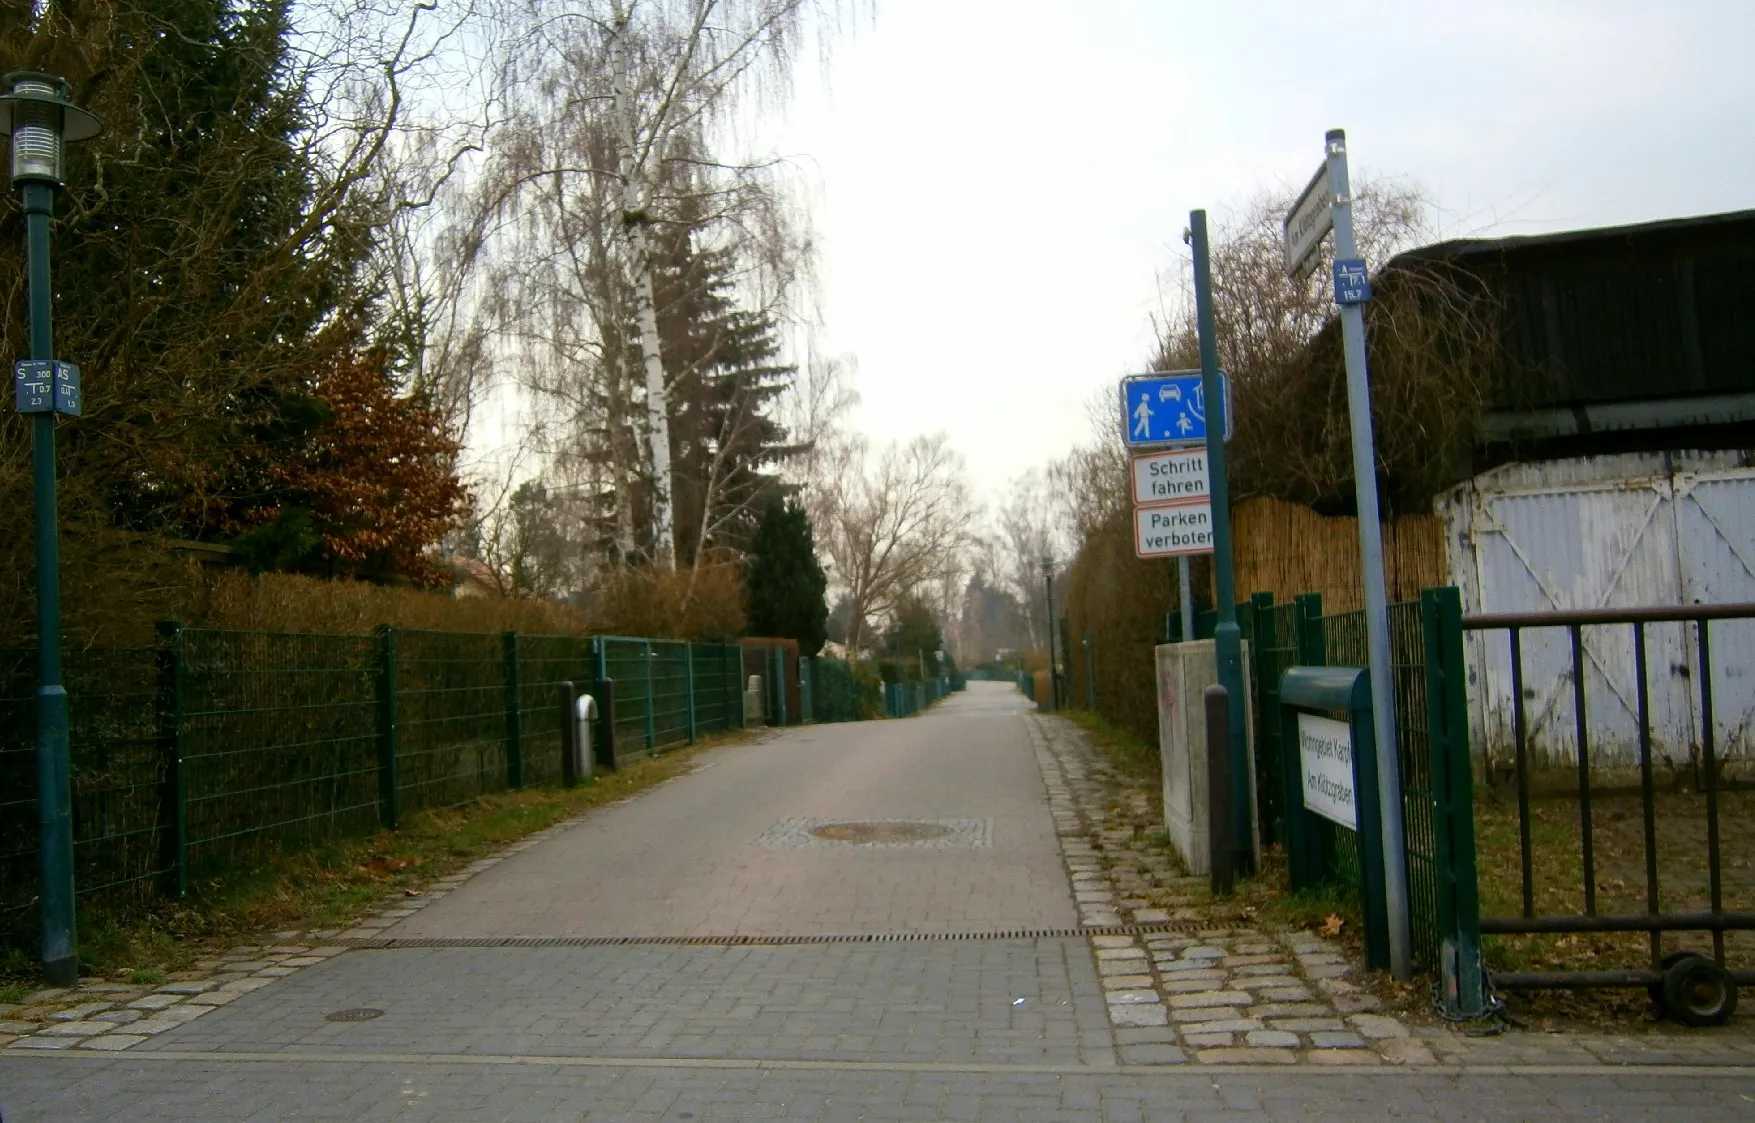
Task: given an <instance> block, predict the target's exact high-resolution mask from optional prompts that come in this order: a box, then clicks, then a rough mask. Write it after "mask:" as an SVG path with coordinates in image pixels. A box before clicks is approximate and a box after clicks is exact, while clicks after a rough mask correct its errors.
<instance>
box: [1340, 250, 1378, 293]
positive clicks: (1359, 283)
mask: <svg viewBox="0 0 1755 1123" xmlns="http://www.w3.org/2000/svg"><path fill="white" fill-rule="evenodd" d="M1370 299H1371V275H1370V274H1369V273H1368V272H1367V271H1366V269H1365V259H1364V258H1362V257H1342V258H1336V259H1335V303H1336V304H1363V303H1365V302H1366V301H1367V300H1370Z"/></svg>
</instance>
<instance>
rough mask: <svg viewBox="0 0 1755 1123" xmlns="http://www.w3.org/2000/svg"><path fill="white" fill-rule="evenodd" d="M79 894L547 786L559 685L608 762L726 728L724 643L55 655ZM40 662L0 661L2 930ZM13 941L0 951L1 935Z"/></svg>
mask: <svg viewBox="0 0 1755 1123" xmlns="http://www.w3.org/2000/svg"><path fill="white" fill-rule="evenodd" d="M65 677H66V681H67V688H68V694H69V701H70V707H71V712H72V716H73V722H72V727H71V729H70V755H71V764H72V788H73V831H74V858H75V874H76V885H77V889H78V891H79V892H80V893H81V894H82V895H86V896H88V897H89V896H91V895H94V894H102V895H103V896H104V898H105V900H106V902H110V901H124V902H126V901H133V900H145V899H149V898H150V897H152V896H153V895H154V894H156V893H161V892H162V893H168V894H170V895H172V896H176V895H180V894H181V892H182V891H183V890H184V888H185V887H186V886H187V884H188V881H189V878H190V876H191V871H195V873H197V874H201V873H205V872H207V871H211V870H216V869H221V868H224V867H227V866H236V865H239V864H247V863H250V862H252V861H253V860H256V859H258V858H259V857H260V856H261V855H263V854H264V853H267V852H271V851H274V850H277V849H282V848H287V847H301V846H309V845H314V844H318V843H321V842H323V841H325V840H328V839H334V838H343V837H350V836H353V837H357V836H360V835H364V834H369V833H370V832H371V831H373V830H374V829H376V828H378V827H379V826H380V825H388V826H394V825H395V824H396V822H397V821H398V818H399V816H401V815H404V814H407V813H410V812H413V811H418V810H421V809H426V808H441V807H452V806H456V805H458V804H461V803H466V802H469V801H471V800H474V799H478V798H480V797H481V796H483V795H487V794H490V793H493V792H499V791H504V790H507V789H508V788H514V787H521V786H526V785H532V784H550V783H555V782H558V780H559V779H560V776H561V721H562V720H563V718H562V715H561V712H560V704H559V698H560V684H561V683H562V682H568V681H571V682H573V683H574V684H575V687H576V688H577V689H578V690H579V691H580V692H581V693H583V692H587V691H590V690H592V689H598V688H599V687H598V686H597V685H596V684H597V683H598V681H599V680H602V679H605V678H608V679H611V680H613V682H612V684H606V685H608V689H610V691H611V692H612V694H613V704H614V707H615V711H616V734H617V740H618V742H619V745H620V752H621V753H622V754H624V755H625V754H627V753H638V752H641V751H647V750H651V751H656V750H660V749H663V748H667V747H670V746H674V745H681V744H685V743H689V742H692V741H693V740H694V739H695V738H696V737H697V736H699V735H701V734H703V733H711V732H717V731H722V730H727V729H734V728H738V727H740V726H741V725H742V724H743V694H742V685H741V677H742V653H741V651H740V650H739V648H738V647H736V646H734V645H722V644H698V643H685V642H682V641H673V640H644V639H629V638H625V637H591V638H586V637H572V636H525V635H518V634H515V633H503V634H502V633H489V634H482V633H467V632H436V631H412V630H409V631H404V630H399V629H389V628H384V629H380V630H379V631H378V632H377V633H376V634H375V635H307V634H297V633H280V632H273V633H271V632H244V631H221V630H210V629H197V628H179V627H177V626H175V625H165V626H162V627H161V629H160V637H159V643H158V644H157V645H156V646H151V647H138V648H96V649H84V650H75V651H70V652H68V653H67V656H66V676H65ZM35 682H36V669H35V651H34V649H21V648H4V649H0V930H4V931H6V932H9V933H11V932H17V931H20V930H22V929H25V928H27V927H28V926H29V924H30V923H31V922H32V919H31V918H32V914H33V913H34V906H35V902H36V896H37V889H38V883H39V874H38V869H37V855H38V827H37V813H36V808H37V800H36V750H35V715H34V697H35ZM9 938H10V937H9Z"/></svg>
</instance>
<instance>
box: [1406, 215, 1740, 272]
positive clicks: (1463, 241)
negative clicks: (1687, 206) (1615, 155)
mask: <svg viewBox="0 0 1755 1123" xmlns="http://www.w3.org/2000/svg"><path fill="white" fill-rule="evenodd" d="M1752 231H1755V210H1748V211H1729V212H1727V213H1724V214H1703V215H1693V216H1690V217H1688V218H1665V219H1659V220H1658V221H1656V222H1635V223H1631V224H1629V225H1626V226H1599V227H1595V228H1593V229H1590V230H1561V231H1557V232H1555V233H1552V234H1518V235H1513V236H1511V237H1506V238H1455V239H1452V240H1451V241H1448V242H1435V243H1433V244H1432V245H1430V246H1421V247H1420V248H1419V249H1413V250H1408V251H1407V252H1405V253H1401V254H1398V255H1396V257H1395V259H1394V261H1392V262H1391V263H1390V264H1391V266H1393V265H1394V264H1395V262H1399V261H1417V260H1421V259H1428V260H1430V259H1447V260H1458V259H1467V258H1477V257H1482V256H1488V257H1491V256H1496V255H1499V256H1506V255H1511V254H1518V253H1522V252H1524V251H1528V250H1536V251H1541V250H1565V249H1569V248H1578V247H1603V246H1613V245H1624V246H1627V247H1629V248H1631V247H1633V246H1635V245H1637V244H1639V243H1644V242H1648V241H1652V240H1655V241H1659V242H1662V241H1669V240H1673V239H1674V238H1675V237H1676V236H1678V235H1680V236H1684V237H1689V238H1692V237H1695V236H1699V235H1706V236H1726V235H1728V236H1732V237H1736V236H1740V235H1747V234H1748V233H1750V232H1752Z"/></svg>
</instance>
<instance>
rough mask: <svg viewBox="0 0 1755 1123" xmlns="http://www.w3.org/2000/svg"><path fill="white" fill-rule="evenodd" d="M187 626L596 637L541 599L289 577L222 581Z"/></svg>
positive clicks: (572, 615) (208, 586) (569, 613)
mask: <svg viewBox="0 0 1755 1123" xmlns="http://www.w3.org/2000/svg"><path fill="white" fill-rule="evenodd" d="M184 622H185V623H187V624H191V625H196V626H200V627H207V628H237V629H242V630H248V631H263V632H323V633H330V634H340V635H363V634H366V633H368V632H370V631H372V629H374V628H376V627H377V626H378V625H379V624H389V625H391V626H393V627H397V628H417V629H430V630H434V631H447V632H524V633H526V634H529V635H590V634H591V633H592V632H593V629H592V628H591V626H590V623H589V622H588V621H587V620H586V619H585V617H584V616H583V615H581V614H580V613H578V612H577V611H575V610H573V609H571V608H569V607H567V606H566V605H563V604H557V603H555V602H554V601H548V600H540V599H537V598H533V597H525V598H509V597H454V596H452V595H451V594H450V593H448V592H437V591H430V590H425V589H411V588H406V587H398V586H387V585H372V584H368V583H366V582H363V581H339V580H338V581H331V580H325V579H323V578H318V577H303V576H298V575H294V574H286V573H264V574H260V575H252V574H248V573H242V572H236V571H234V572H228V573H221V574H218V575H217V576H214V577H212V578H210V579H208V580H207V581H205V582H203V583H202V585H201V586H200V587H199V588H198V589H196V590H194V592H193V594H192V595H191V598H190V602H189V610H188V614H187V616H186V617H185V620H184Z"/></svg>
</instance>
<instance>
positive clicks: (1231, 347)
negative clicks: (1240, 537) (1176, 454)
mask: <svg viewBox="0 0 1755 1123" xmlns="http://www.w3.org/2000/svg"><path fill="white" fill-rule="evenodd" d="M1291 202H1292V197H1291V195H1290V194H1289V193H1285V192H1281V193H1272V194H1265V195H1262V196H1259V197H1257V198H1256V199H1254V200H1253V201H1251V202H1250V203H1249V204H1248V205H1247V206H1245V207H1244V208H1243V209H1242V210H1241V212H1240V213H1239V215H1238V217H1237V218H1236V219H1234V220H1232V221H1229V222H1226V223H1223V224H1221V225H1220V226H1219V228H1218V229H1217V231H1216V233H1215V237H1214V239H1213V252H1212V262H1213V311H1214V321H1215V326H1216V328H1217V335H1218V349H1219V361H1220V364H1221V365H1222V366H1223V367H1224V368H1225V369H1226V370H1227V371H1228V372H1229V374H1230V376H1231V390H1232V401H1233V405H1234V408H1235V414H1236V416H1235V418H1234V420H1235V427H1236V439H1235V442H1234V446H1233V447H1234V449H1235V455H1234V456H1233V459H1232V467H1231V472H1232V485H1231V487H1232V491H1231V494H1232V498H1233V499H1242V498H1245V497H1247V496H1249V495H1251V494H1258V495H1259V494H1270V495H1277V496H1279V497H1281V498H1285V499H1290V500H1293V501H1296V502H1302V503H1315V504H1331V505H1338V506H1344V505H1346V504H1347V503H1349V502H1350V495H1351V491H1352V486H1351V481H1352V468H1351V455H1350V446H1349V442H1348V426H1347V421H1346V397H1345V390H1344V385H1343V383H1342V380H1341V359H1340V348H1339V346H1338V343H1337V342H1335V341H1334V340H1335V337H1337V336H1338V331H1337V330H1336V325H1335V322H1334V321H1335V312H1334V303H1333V300H1332V297H1331V293H1330V291H1329V288H1328V281H1327V278H1328V276H1329V272H1330V271H1329V267H1328V259H1329V257H1331V256H1332V253H1333V250H1332V248H1329V247H1325V249H1324V251H1323V252H1324V254H1325V259H1324V261H1323V262H1322V263H1321V264H1320V265H1319V267H1318V268H1317V269H1316V271H1315V272H1314V273H1312V274H1310V275H1309V276H1307V277H1304V278H1301V279H1293V278H1288V277H1287V276H1286V275H1285V271H1284V256H1283V250H1282V244H1283V234H1282V230H1281V220H1282V217H1283V216H1284V214H1285V213H1286V211H1287V210H1288V209H1289V208H1290V205H1291ZM1354 213H1355V220H1356V229H1357V234H1358V240H1359V251H1360V254H1361V256H1363V257H1364V258H1365V259H1366V260H1367V261H1368V262H1370V263H1371V264H1372V266H1373V267H1374V268H1382V267H1384V266H1385V265H1387V263H1388V262H1389V261H1390V260H1391V259H1392V258H1394V257H1395V256H1396V254H1398V253H1400V252H1401V251H1402V250H1405V249H1407V248H1409V247H1410V246H1412V245H1414V244H1416V243H1417V242H1419V241H1420V240H1422V239H1423V238H1424V237H1425V236H1427V235H1428V234H1429V232H1430V231H1429V228H1428V225H1427V221H1426V215H1427V213H1428V212H1427V206H1426V203H1425V201H1424V199H1423V198H1422V196H1421V194H1420V192H1419V190H1418V189H1417V188H1414V187H1410V186H1406V185H1401V184H1395V183H1382V182H1379V183H1369V184H1366V185H1364V186H1363V187H1361V188H1360V189H1359V191H1358V192H1357V193H1356V195H1355V199H1354ZM1377 289H1378V292H1377V295H1376V298H1375V299H1373V300H1372V301H1371V303H1370V305H1369V306H1368V307H1367V309H1366V328H1367V339H1368V346H1369V348H1370V359H1371V368H1372V369H1371V373H1372V400H1373V401H1372V404H1373V411H1374V413H1375V414H1376V422H1377V423H1376V426H1375V427H1376V430H1377V433H1378V462H1379V470H1380V471H1381V472H1383V473H1384V474H1385V475H1386V476H1389V477H1393V478H1395V479H1398V480H1402V481H1406V485H1405V486H1404V487H1402V488H1401V494H1402V495H1403V496H1412V497H1416V498H1417V497H1418V496H1419V495H1420V493H1421V492H1429V491H1430V489H1431V487H1432V486H1433V483H1432V481H1434V480H1435V479H1438V478H1442V476H1443V474H1444V473H1445V472H1446V471H1447V470H1448V469H1449V468H1450V466H1451V465H1450V463H1449V461H1450V459H1451V457H1452V456H1453V455H1454V454H1455V453H1456V452H1457V449H1458V444H1459V441H1460V442H1466V441H1467V440H1468V439H1469V437H1470V436H1471V435H1472V431H1473V426H1474V423H1475V419H1476V418H1477V417H1478V415H1479V411H1480V409H1481V401H1482V391H1483V387H1484V385H1485V381H1486V377H1487V373H1488V369H1489V367H1490V366H1491V364H1492V362H1493V361H1494V353H1493V334H1492V332H1491V330H1490V325H1491V324H1492V322H1493V316H1492V310H1491V309H1490V308H1489V307H1488V306H1487V305H1486V303H1485V298H1484V295H1483V293H1482V292H1481V291H1480V290H1479V288H1478V286H1474V285H1472V284H1471V283H1470V282H1469V280H1468V279H1467V278H1466V277H1464V276H1462V275H1461V274H1460V272H1458V271H1456V270H1454V269H1451V268H1449V267H1447V266H1445V265H1444V264H1443V263H1441V262H1431V263H1427V264H1425V265H1423V266H1420V267H1416V268H1398V269H1397V270H1395V271H1393V275H1389V276H1383V277H1380V279H1379V284H1378V286H1377ZM1155 365H1156V366H1157V367H1158V368H1159V369H1175V368H1186V367H1192V366H1196V365H1198V350H1197V339H1196V333H1195V329H1194V309H1193V300H1192V295H1191V293H1190V292H1189V289H1188V284H1187V279H1186V277H1185V278H1184V285H1183V293H1182V299H1181V300H1180V301H1179V303H1178V305H1177V307H1176V310H1175V311H1174V312H1173V313H1172V315H1171V316H1170V317H1169V318H1168V319H1167V320H1166V321H1165V322H1164V323H1162V324H1161V325H1160V345H1159V351H1158V355H1157V356H1156V359H1155ZM1103 412H1104V426H1103V428H1104V432H1105V437H1104V438H1103V441H1102V443H1103V445H1104V446H1105V447H1110V448H1113V449H1115V450H1117V451H1118V450H1119V446H1118V445H1116V444H1115V442H1114V438H1113V436H1111V435H1108V434H1110V433H1112V430H1113V425H1114V423H1113V418H1112V416H1111V415H1112V413H1113V405H1112V404H1111V403H1108V402H1107V401H1106V402H1105V406H1104V411H1103ZM1123 483H1125V478H1123ZM1395 498H1396V494H1395V492H1393V491H1391V492H1386V493H1385V500H1386V501H1388V502H1393V501H1394V500H1395Z"/></svg>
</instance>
